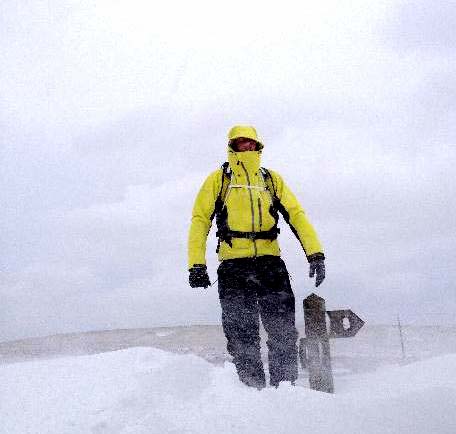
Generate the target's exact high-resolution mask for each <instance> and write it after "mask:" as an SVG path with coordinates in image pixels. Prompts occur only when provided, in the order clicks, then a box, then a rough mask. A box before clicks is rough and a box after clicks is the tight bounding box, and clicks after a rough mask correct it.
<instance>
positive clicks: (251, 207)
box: [240, 161, 258, 256]
mask: <svg viewBox="0 0 456 434" xmlns="http://www.w3.org/2000/svg"><path fill="white" fill-rule="evenodd" d="M240 163H241V166H242V168H243V169H244V172H245V176H246V177H247V184H248V185H249V187H250V186H251V184H250V177H249V172H248V171H247V169H246V168H245V166H244V163H243V162H242V161H241V162H240ZM248 190H249V196H250V210H251V211H252V232H255V210H254V209H253V194H252V189H251V188H249V189H248ZM252 241H253V249H254V251H255V254H254V256H257V253H258V251H257V245H256V240H255V239H253V240H252Z"/></svg>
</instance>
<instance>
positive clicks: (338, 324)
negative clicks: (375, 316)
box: [326, 309, 364, 338]
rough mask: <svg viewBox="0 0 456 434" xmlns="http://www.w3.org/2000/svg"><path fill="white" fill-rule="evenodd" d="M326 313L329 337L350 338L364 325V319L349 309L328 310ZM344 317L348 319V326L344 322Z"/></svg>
mask: <svg viewBox="0 0 456 434" xmlns="http://www.w3.org/2000/svg"><path fill="white" fill-rule="evenodd" d="M326 313H327V314H328V316H329V320H330V326H329V337H330V338H351V337H353V336H355V335H356V333H358V331H359V330H360V329H361V327H362V326H363V325H364V321H363V320H362V319H361V318H360V317H359V316H358V315H356V313H354V312H352V311H351V310H350V309H346V310H328V311H327V312H326ZM344 319H347V320H348V324H349V325H348V326H346V324H344Z"/></svg>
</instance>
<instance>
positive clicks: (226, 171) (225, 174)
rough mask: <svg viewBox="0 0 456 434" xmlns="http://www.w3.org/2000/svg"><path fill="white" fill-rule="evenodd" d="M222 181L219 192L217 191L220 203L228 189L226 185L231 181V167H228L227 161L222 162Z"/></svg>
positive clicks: (223, 200)
mask: <svg viewBox="0 0 456 434" xmlns="http://www.w3.org/2000/svg"><path fill="white" fill-rule="evenodd" d="M221 169H222V183H221V187H220V192H219V196H218V197H219V198H220V200H221V202H222V204H223V203H224V202H225V198H226V192H227V191H228V186H229V185H230V182H231V169H230V167H229V163H228V161H225V162H224V163H223V164H222V167H221Z"/></svg>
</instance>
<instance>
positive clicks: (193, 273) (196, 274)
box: [188, 264, 211, 288]
mask: <svg viewBox="0 0 456 434" xmlns="http://www.w3.org/2000/svg"><path fill="white" fill-rule="evenodd" d="M189 273H190V274H189V276H188V282H189V283H190V286H191V287H192V288H207V287H208V286H211V281H210V280H209V275H208V274H207V267H206V265H205V264H195V265H193V267H192V268H190V270H189Z"/></svg>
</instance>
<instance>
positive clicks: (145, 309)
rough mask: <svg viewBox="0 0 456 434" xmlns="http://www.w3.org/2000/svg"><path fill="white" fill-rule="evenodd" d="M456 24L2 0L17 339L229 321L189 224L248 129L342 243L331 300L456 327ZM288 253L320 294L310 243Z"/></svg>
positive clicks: (9, 328)
mask: <svg viewBox="0 0 456 434" xmlns="http://www.w3.org/2000/svg"><path fill="white" fill-rule="evenodd" d="M455 18H456V11H455V6H453V5H451V3H449V2H443V1H437V2H433V3H432V5H431V4H428V2H425V1H424V0H422V1H417V2H413V3H409V2H400V1H381V2H380V1H341V0H339V1H323V2H322V1H319V2H316V1H315V2H291V1H283V2H280V4H274V5H269V6H268V5H265V4H264V2H233V1H231V2H224V3H219V2H213V1H212V2H202V1H197V2H190V3H188V2H178V1H168V2H160V3H157V2H147V1H128V2H127V1H81V2H76V1H56V0H49V1H40V0H38V1H22V2H19V3H18V2H13V1H4V2H2V5H1V6H0V44H1V51H0V52H1V57H0V65H1V67H0V164H1V167H2V172H1V174H0V182H1V186H2V189H1V190H2V191H1V197H2V203H5V204H6V206H3V207H1V210H0V225H1V226H0V231H1V232H0V233H1V239H0V242H1V245H2V249H3V252H2V253H3V254H2V255H1V259H0V266H1V270H2V274H1V277H0V299H1V302H0V306H1V307H0V339H12V338H15V337H21V336H32V335H42V334H48V333H55V332H64V331H77V330H90V329H93V328H117V327H147V326H152V325H162V324H181V323H184V324H185V323H192V322H199V323H205V322H217V321H218V320H219V315H220V312H219V307H218V301H217V291H216V288H212V289H211V290H210V291H208V292H206V293H201V292H199V291H195V290H191V289H190V288H188V286H187V283H186V282H187V271H186V238H187V229H188V223H189V217H190V212H191V206H192V201H193V198H194V195H195V194H196V192H197V190H198V188H199V186H200V184H201V182H202V181H203V179H204V177H205V176H206V175H207V174H208V173H209V172H211V171H212V170H214V168H216V167H217V166H218V165H220V164H221V163H222V162H223V161H224V160H225V149H226V139H225V137H226V132H227V130H228V129H229V128H230V127H231V126H232V125H233V124H236V123H240V122H242V123H244V122H248V123H252V124H254V125H255V126H256V127H257V129H258V130H259V132H260V135H261V136H262V138H263V141H264V142H265V144H266V148H265V152H264V161H263V163H264V165H265V166H266V167H270V168H273V169H276V170H278V171H279V172H280V173H281V174H282V175H283V176H284V177H285V179H286V180H287V181H288V183H289V184H290V186H291V187H292V189H293V190H294V191H295V192H296V193H297V195H298V197H299V198H300V200H301V202H302V204H303V206H304V208H305V209H306V210H307V212H308V214H309V215H310V217H311V221H312V222H313V223H314V225H315V227H316V229H317V231H318V233H319V235H320V238H321V239H322V241H323V243H324V245H325V250H326V254H327V257H328V261H327V274H328V277H327V280H326V281H325V283H324V284H323V285H322V287H321V290H320V295H322V296H323V297H325V298H326V299H327V303H328V307H329V308H343V307H352V308H353V309H354V310H355V311H356V312H357V313H358V314H359V315H360V316H361V317H363V318H364V319H366V320H367V321H373V322H391V321H394V319H395V316H396V313H400V314H401V316H403V317H404V319H407V320H409V321H418V322H420V321H428V322H434V321H437V320H439V321H440V320H445V321H446V320H450V321H453V318H452V312H453V311H454V308H455V306H456V295H455V291H454V289H455V288H454V283H453V282H454V281H455V278H456V276H455V271H454V267H452V266H451V262H452V261H451V259H452V256H453V252H454V248H455V244H456V243H455V235H454V233H455V229H456V227H455V226H456V224H455V221H456V219H455V217H456V216H455V209H456V207H455V199H454V197H455V183H454V179H453V178H454V176H453V174H452V172H453V166H454V163H455V162H456V151H455V147H454V145H455V134H456V131H455V125H456V122H455V121H456V116H455V113H456V105H455V100H456V99H455V97H456V85H455V84H456V81H455V78H454V77H455V76H456V75H455V65H456V62H455V60H456V55H455V48H454V47H456V37H455V34H454V32H453V31H452V30H451V29H452V24H451V23H453V22H454V19H455ZM212 237H213V235H212ZM211 243H212V244H211V245H210V246H209V248H208V255H207V256H208V261H209V265H210V267H209V268H210V273H211V277H212V280H215V276H216V273H215V271H216V265H217V264H216V259H215V253H214V248H215V243H214V240H213V239H211ZM282 245H283V250H284V257H285V260H286V262H287V264H288V266H289V269H290V271H291V273H292V275H293V276H294V281H293V285H294V289H295V294H296V297H297V299H298V300H301V299H302V297H303V296H304V295H307V294H308V293H310V291H311V290H312V287H311V286H310V281H308V279H307V278H306V277H305V276H306V274H307V265H306V262H305V259H304V255H303V253H302V252H301V251H300V249H299V245H298V244H297V242H295V241H294V240H293V239H292V236H290V235H289V234H285V235H284V236H282ZM438 314H439V315H438ZM424 316H425V317H426V318H424Z"/></svg>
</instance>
